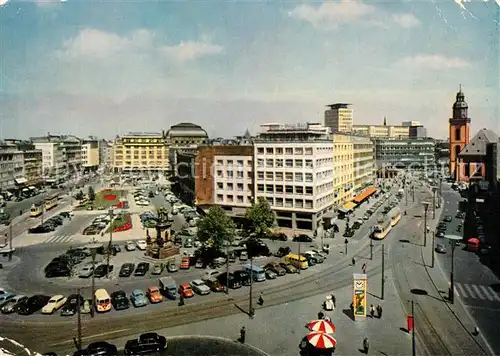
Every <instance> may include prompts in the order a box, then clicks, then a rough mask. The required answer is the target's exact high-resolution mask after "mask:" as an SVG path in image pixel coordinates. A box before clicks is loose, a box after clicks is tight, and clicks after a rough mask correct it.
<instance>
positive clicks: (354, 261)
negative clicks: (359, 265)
mask: <svg viewBox="0 0 500 356" xmlns="http://www.w3.org/2000/svg"><path fill="white" fill-rule="evenodd" d="M352 265H353V266H355V265H356V260H355V259H354V257H353V258H352Z"/></svg>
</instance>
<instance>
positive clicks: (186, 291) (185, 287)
mask: <svg viewBox="0 0 500 356" xmlns="http://www.w3.org/2000/svg"><path fill="white" fill-rule="evenodd" d="M179 294H180V295H183V296H184V297H185V298H191V297H193V296H194V292H193V289H192V288H191V286H190V285H189V284H188V283H184V284H181V285H180V286H179Z"/></svg>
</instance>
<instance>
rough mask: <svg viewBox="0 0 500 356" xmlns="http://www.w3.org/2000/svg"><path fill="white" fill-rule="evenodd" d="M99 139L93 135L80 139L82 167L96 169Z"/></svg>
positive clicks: (88, 169) (90, 169) (98, 156)
mask: <svg viewBox="0 0 500 356" xmlns="http://www.w3.org/2000/svg"><path fill="white" fill-rule="evenodd" d="M99 153H100V152H99V140H98V139H97V138H95V137H92V138H88V139H83V140H82V169H83V170H85V171H96V170H97V168H99V164H100V155H99Z"/></svg>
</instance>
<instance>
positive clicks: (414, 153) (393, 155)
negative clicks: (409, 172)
mask: <svg viewBox="0 0 500 356" xmlns="http://www.w3.org/2000/svg"><path fill="white" fill-rule="evenodd" d="M435 151H436V149H435V142H434V140H433V139H427V138H423V139H414V140H413V139H392V138H386V139H381V138H380V139H376V140H375V158H376V162H377V168H410V167H411V168H415V169H416V168H426V167H430V166H434V165H435V159H434V157H435Z"/></svg>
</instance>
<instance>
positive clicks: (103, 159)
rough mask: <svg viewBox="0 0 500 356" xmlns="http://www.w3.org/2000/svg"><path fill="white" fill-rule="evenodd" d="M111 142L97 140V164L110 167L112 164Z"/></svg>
mask: <svg viewBox="0 0 500 356" xmlns="http://www.w3.org/2000/svg"><path fill="white" fill-rule="evenodd" d="M112 145H113V142H111V141H108V140H106V139H101V140H99V164H100V165H104V166H108V167H111V165H112V164H113V154H112V151H111V147H112Z"/></svg>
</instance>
